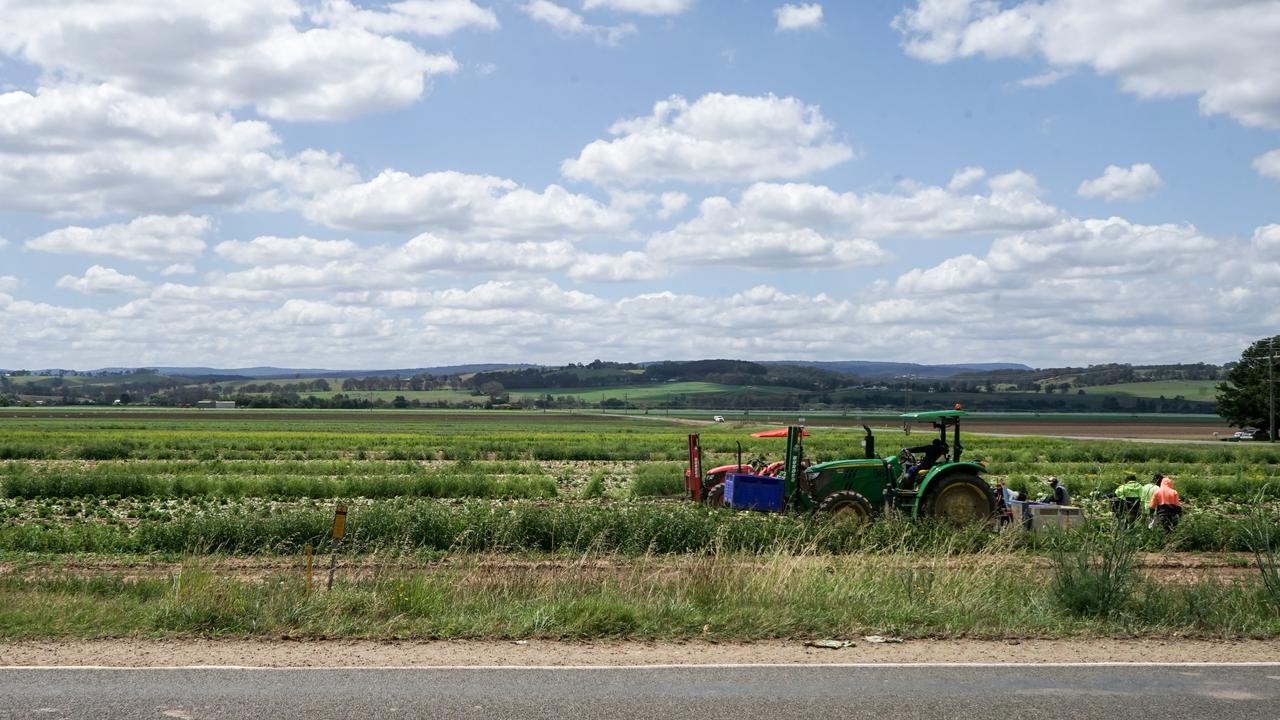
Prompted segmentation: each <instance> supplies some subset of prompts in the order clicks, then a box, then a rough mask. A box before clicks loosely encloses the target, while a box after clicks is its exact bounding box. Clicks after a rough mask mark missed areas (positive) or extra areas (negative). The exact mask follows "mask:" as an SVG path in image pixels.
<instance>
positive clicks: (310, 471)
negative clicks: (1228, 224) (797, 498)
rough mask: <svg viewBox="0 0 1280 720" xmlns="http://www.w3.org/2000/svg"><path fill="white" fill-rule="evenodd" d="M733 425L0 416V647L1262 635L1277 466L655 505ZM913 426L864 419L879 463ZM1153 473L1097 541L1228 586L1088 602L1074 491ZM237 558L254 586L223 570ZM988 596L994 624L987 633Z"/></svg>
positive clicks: (1099, 500)
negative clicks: (946, 494)
mask: <svg viewBox="0 0 1280 720" xmlns="http://www.w3.org/2000/svg"><path fill="white" fill-rule="evenodd" d="M754 429H756V425H755V424H751V423H743V424H737V423H727V424H714V425H713V424H701V425H698V426H696V427H694V426H690V425H688V424H679V423H676V422H668V421H666V420H665V417H664V418H657V417H644V416H634V415H633V416H626V415H622V414H616V413H614V414H607V415H606V414H598V413H596V414H586V415H573V414H568V413H541V412H521V411H509V412H487V413H486V412H449V411H435V412H415V411H398V412H397V411H379V412H368V411H280V410H260V411H252V410H250V411H234V412H233V411H227V412H217V411H209V412H200V411H195V410H187V411H177V410H170V411H161V410H156V409H152V410H143V411H132V410H117V411H114V412H112V411H97V412H94V411H83V412H82V411H74V412H71V411H68V412H61V413H55V412H49V411H43V412H32V411H24V412H21V413H13V412H12V411H11V412H10V414H9V415H8V416H2V415H0V638H35V637H85V636H100V635H150V636H154V635H161V636H174V635H176V636H191V635H195V636H210V635H239V636H245V635H254V636H261V635H266V636H278V635H289V636H297V637H315V636H325V637H335V636H336V637H345V636H360V637H460V638H461V637H555V638H599V637H620V638H640V639H655V638H667V639H686V638H695V637H707V636H710V637H712V638H723V639H753V638H766V637H789V638H794V637H813V636H821V637H833V636H843V635H848V634H855V633H861V632H868V633H872V632H874V633H890V634H900V635H906V636H913V637H921V636H956V635H962V636H980V637H1026V636H1028V635H1033V636H1062V635H1074V634H1085V635H1104V636H1129V635H1132V634H1133V633H1142V634H1148V635H1156V636H1169V635H1179V636H1185V635H1195V636H1211V637H1222V636H1229V637H1240V636H1255V637H1273V636H1280V613H1276V612H1274V610H1273V609H1272V606H1271V605H1270V603H1272V602H1280V598H1278V597H1273V596H1272V595H1271V594H1268V593H1269V592H1270V591H1269V590H1268V589H1267V587H1268V586H1267V585H1266V584H1265V583H1264V582H1263V579H1264V575H1263V574H1262V573H1261V572H1255V571H1252V570H1250V569H1249V568H1250V563H1252V562H1253V560H1252V557H1253V556H1252V555H1249V554H1247V553H1248V551H1250V549H1251V548H1257V547H1258V545H1257V542H1258V540H1257V531H1258V530H1257V529H1258V528H1259V527H1262V528H1264V529H1266V530H1265V531H1266V532H1268V533H1272V535H1270V536H1268V537H1270V539H1267V540H1265V541H1264V542H1265V543H1267V545H1266V547H1275V545H1280V532H1275V529H1276V528H1280V478H1277V468H1280V449H1277V448H1274V447H1269V446H1264V445H1258V446H1252V445H1249V446H1246V445H1238V444H1225V443H1224V444H1203V445H1180V444H1169V443H1166V444H1145V443H1134V442H1110V441H1107V442H1084V441H1069V440H1052V439H1034V438H1009V437H986V436H981V435H968V436H967V437H966V438H965V445H966V447H967V448H968V452H969V453H970V456H971V457H973V458H981V459H983V460H985V461H986V462H987V463H988V464H989V479H990V480H991V481H994V480H996V479H1001V480H1004V481H1006V482H1007V483H1008V484H1009V485H1010V486H1011V487H1013V488H1015V489H1020V490H1024V491H1026V492H1027V493H1028V494H1029V495H1031V496H1033V497H1034V496H1036V495H1038V494H1041V493H1043V492H1044V490H1045V489H1046V486H1045V485H1044V483H1043V481H1044V478H1045V477H1047V476H1048V475H1050V474H1054V475H1057V476H1059V477H1061V478H1063V479H1064V480H1065V482H1066V483H1067V484H1068V486H1069V487H1070V488H1071V489H1072V492H1073V493H1074V494H1075V496H1076V497H1077V498H1079V501H1080V503H1081V504H1082V505H1083V506H1084V507H1085V509H1086V511H1087V513H1088V514H1089V515H1090V517H1091V518H1092V521H1091V523H1090V524H1089V526H1088V527H1087V528H1085V529H1084V530H1082V531H1077V532H1073V533H1068V534H1063V535H1060V536H1049V537H1036V536H1025V535H1022V534H1021V533H1020V532H1001V533H996V532H993V531H991V530H990V529H988V528H986V527H983V526H974V527H968V528H952V527H948V526H941V525H934V524H931V523H927V522H921V523H913V522H910V521H907V520H903V519H890V520H884V521H881V522H877V523H874V524H873V525H871V526H869V527H867V528H865V529H858V528H855V527H850V526H843V525H833V524H832V523H830V522H828V521H826V520H825V519H824V518H822V517H816V516H808V515H799V516H793V515H775V514H762V513H751V512H733V511H729V510H714V509H709V508H705V507H701V506H698V505H695V504H692V503H690V502H688V501H686V500H684V499H683V498H682V497H680V495H681V493H682V478H681V469H682V467H683V455H684V451H685V435H686V434H687V433H688V432H690V431H691V430H696V431H698V432H700V433H701V434H702V440H703V446H704V448H705V450H706V459H705V461H706V462H707V463H712V464H715V463H719V462H721V461H727V460H729V459H730V458H732V457H733V456H734V453H735V452H736V449H737V444H738V443H742V447H743V452H744V453H745V454H749V455H750V454H760V455H763V456H766V457H769V458H777V457H779V456H780V455H781V453H782V450H783V443H781V442H779V441H777V440H769V439H753V438H750V437H749V436H748V434H749V432H750V431H752V430H754ZM811 431H812V437H810V438H809V442H808V443H807V451H808V453H809V456H810V457H811V458H813V459H814V460H822V459H835V458H839V457H849V456H857V455H859V454H860V453H861V448H860V445H859V441H860V437H861V431H860V430H859V429H857V428H841V427H813V428H811ZM919 437H920V436H919V435H914V436H907V435H904V434H903V433H902V432H901V430H900V429H884V430H877V439H878V441H879V447H880V448H881V450H882V451H886V452H892V451H893V449H894V448H897V447H900V446H902V445H905V444H912V441H914V440H918V439H919ZM1155 471H1161V472H1166V473H1170V474H1172V475H1174V476H1175V477H1176V478H1177V479H1178V485H1179V488H1180V491H1181V493H1182V496H1183V498H1184V501H1185V503H1186V507H1187V515H1186V518H1185V519H1184V521H1183V523H1182V524H1181V525H1180V526H1179V527H1178V528H1177V529H1176V530H1175V531H1174V532H1173V533H1171V534H1168V535H1165V534H1162V533H1160V532H1159V531H1150V530H1146V529H1145V528H1144V529H1141V530H1140V531H1137V532H1135V533H1134V534H1132V535H1129V536H1125V538H1126V539H1124V542H1125V543H1131V544H1132V548H1134V549H1135V550H1136V549H1142V550H1145V551H1147V552H1155V553H1160V554H1162V555H1167V554H1169V553H1194V554H1195V557H1196V558H1197V559H1196V563H1199V564H1200V565H1205V564H1206V563H1207V564H1208V565H1210V566H1215V565H1214V563H1217V565H1216V566H1221V567H1224V568H1226V569H1227V570H1229V571H1230V573H1231V574H1230V575H1228V576H1225V577H1228V578H1229V580H1222V579H1220V578H1219V576H1218V575H1215V574H1213V573H1209V574H1207V575H1204V576H1203V577H1201V576H1198V575H1197V576H1196V577H1193V578H1191V580H1192V582H1188V578H1187V577H1183V576H1179V577H1177V578H1173V579H1165V578H1163V577H1162V576H1159V575H1158V574H1157V575H1148V574H1142V573H1138V572H1137V571H1136V570H1135V571H1134V574H1132V575H1129V576H1126V577H1125V578H1124V583H1123V584H1124V588H1123V589H1124V593H1123V595H1122V597H1120V599H1118V600H1115V601H1114V603H1113V606H1112V607H1108V608H1106V609H1105V610H1106V611H1105V612H1100V611H1099V610H1098V608H1096V607H1095V606H1094V605H1092V604H1090V603H1091V602H1092V600H1090V598H1092V597H1093V596H1092V595H1090V593H1091V592H1093V591H1092V590H1090V589H1089V588H1091V587H1094V585H1092V584H1091V583H1093V582H1094V580H1093V579H1090V578H1084V579H1080V578H1078V577H1077V578H1076V579H1075V580H1073V579H1072V578H1073V577H1075V576H1074V575H1072V573H1077V574H1078V571H1079V565H1078V563H1077V560H1078V559H1080V558H1084V559H1086V560H1087V559H1088V558H1090V557H1093V556H1095V555H1097V554H1099V553H1103V554H1105V553H1107V552H1110V550H1109V548H1113V547H1114V546H1115V543H1117V542H1120V541H1118V540H1116V539H1114V538H1111V539H1109V538H1110V536H1109V532H1110V530H1109V528H1110V527H1111V523H1110V521H1109V517H1108V510H1107V504H1106V500H1105V498H1104V497H1102V494H1103V493H1105V492H1106V491H1108V490H1110V489H1112V488H1114V487H1115V486H1116V485H1117V484H1118V483H1119V482H1120V481H1121V480H1122V479H1123V477H1124V475H1125V474H1126V473H1129V472H1134V473H1137V474H1139V475H1149V474H1150V473H1152V472H1155ZM338 504H343V505H346V506H348V507H349V509H350V512H349V515H348V524H347V537H346V540H345V542H344V544H343V545H342V547H341V548H335V547H334V546H333V544H332V542H331V540H330V539H329V537H328V534H329V527H330V523H331V521H332V518H333V512H334V508H335V507H336V506H337V505H338ZM308 545H309V546H311V547H312V548H314V549H315V550H316V551H317V552H321V553H328V552H331V551H334V550H340V553H341V555H342V557H343V558H344V559H343V560H342V565H343V567H344V568H347V567H349V568H351V569H349V570H344V571H343V574H340V576H339V579H338V583H337V585H336V586H335V589H334V591H333V592H331V593H307V592H306V588H305V583H304V581H303V579H302V576H301V575H300V571H299V570H298V568H299V567H301V564H300V558H301V554H302V553H303V552H304V549H305V548H306V547H307V546H308ZM1204 553H1213V554H1215V555H1213V557H1221V558H1224V559H1223V560H1216V561H1212V562H1210V561H1209V560H1206V558H1207V557H1209V556H1206V555H1204ZM1242 553H1245V554H1242ZM1218 554H1221V555H1218ZM249 558H253V563H252V565H251V566H250V567H252V568H266V569H265V570H260V569H254V570H252V571H250V572H247V573H246V572H244V571H242V570H240V569H238V568H241V567H244V565H243V562H242V561H243V560H247V559H249ZM1224 563H1225V564H1224ZM1263 567H1264V568H1265V567H1267V566H1265V565H1264V566H1263ZM1272 567H1274V566H1272ZM360 568H364V569H360ZM1028 568H1033V571H1032V572H1028ZM1073 568H1075V569H1073ZM264 572H265V577H264V575H263V573H264ZM1150 572H1157V570H1152V571H1150ZM1064 578H1065V579H1064ZM264 580H265V581H266V582H264ZM1064 583H1065V584H1064ZM1080 593H1083V595H1080ZM851 597H856V598H858V601H857V602H852V603H851V602H849V598H851ZM1108 597H1110V596H1108ZM1082 598H1083V599H1082ZM1108 602H1111V601H1108ZM997 604H999V605H1000V606H1001V607H1007V608H1009V611H1008V612H1002V613H1000V614H999V616H1000V619H999V621H997V622H992V620H991V613H990V612H989V610H990V608H991V607H992V606H994V605H997ZM1196 607H1200V608H1209V609H1208V610H1205V611H1203V612H1198V613H1192V612H1191V611H1190V610H1188V608H1196ZM705 628H712V629H710V630H707V629H705Z"/></svg>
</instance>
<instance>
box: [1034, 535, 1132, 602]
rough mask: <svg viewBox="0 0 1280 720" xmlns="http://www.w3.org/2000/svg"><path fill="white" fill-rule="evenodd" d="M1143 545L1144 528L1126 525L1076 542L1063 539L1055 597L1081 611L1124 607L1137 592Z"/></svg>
mask: <svg viewBox="0 0 1280 720" xmlns="http://www.w3.org/2000/svg"><path fill="white" fill-rule="evenodd" d="M1058 540H1061V538H1058ZM1141 545H1142V539H1141V536H1140V531H1139V530H1137V529H1134V528H1130V527H1127V526H1123V525H1116V526H1115V527H1114V528H1113V529H1112V531H1111V532H1110V533H1109V534H1106V535H1101V536H1099V535H1093V536H1091V537H1090V536H1086V539H1085V540H1084V541H1083V542H1079V543H1075V544H1074V546H1072V545H1070V544H1068V543H1066V542H1059V544H1058V547H1056V548H1055V549H1054V552H1053V555H1052V557H1053V565H1054V575H1053V594H1054V597H1055V598H1056V599H1057V601H1058V603H1059V604H1061V605H1062V606H1063V607H1064V608H1066V609H1068V610H1070V611H1071V612H1074V613H1078V614H1081V615H1100V614H1102V613H1108V612H1115V611H1116V610H1117V609H1118V608H1122V607H1124V605H1125V603H1126V602H1127V601H1128V600H1129V598H1130V596H1131V595H1132V593H1133V589H1134V585H1135V583H1134V580H1135V578H1134V564H1135V562H1136V560H1137V556H1138V549H1139V548H1140V547H1141Z"/></svg>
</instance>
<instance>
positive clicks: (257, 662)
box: [0, 638, 1280, 667]
mask: <svg viewBox="0 0 1280 720" xmlns="http://www.w3.org/2000/svg"><path fill="white" fill-rule="evenodd" d="M854 641H855V643H856V644H855V645H853V646H851V647H846V648H842V649H839V650H826V649H820V648H813V647H807V646H805V645H804V644H803V643H801V642H798V641H771V642H757V643H719V644H713V643H703V642H690V643H637V642H598V643H568V642H554V641H542V640H529V641H527V642H525V641H517V642H510V641H487V640H466V641H408V640H401V641H385V642H379V641H369V640H307V641H292V640H205V639H178V640H130V639H115V640H74V641H57V642H53V641H46V642H31V641H28V642H17V643H9V644H2V643H0V667H5V666H9V667H13V666H36V665H39V666H49V665H52V666H77V665H78V666H86V665H92V666H105V667H173V666H195V665H209V666H214V665H222V666H240V667H393V666H394V667H402V666H406V667H407V666H415V667H419V666H420V667H433V666H434V667H439V666H466V667H479V666H494V665H515V666H584V665H602V666H619V665H718V664H759V663H779V664H816V663H1080V662H1085V663H1095V662H1137V663H1184V662H1195V663H1219V662H1280V640H1240V641H1222V642H1218V641H1203V640H1140V639H1131V640H1107V639H1077V640H998V641H987V640H916V641H909V642H905V643H900V644H899V643H885V644H877V643H871V642H867V641H865V640H862V639H861V638H855V639H854ZM522 643H523V644H522Z"/></svg>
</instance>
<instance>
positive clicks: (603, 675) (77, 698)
mask: <svg viewBox="0 0 1280 720" xmlns="http://www.w3.org/2000/svg"><path fill="white" fill-rule="evenodd" d="M0 717H3V718H18V717H21V718H29V717H37V718H51V719H52V718H102V719H104V720H110V719H113V718H193V719H194V718H214V717H217V718H306V719H307V720H330V719H331V718H368V717H391V718H396V717H405V718H409V717H413V718H418V717H422V718H446V717H447V718H484V720H505V719H507V718H512V719H515V718H519V719H522V720H523V719H527V718H556V719H557V720H560V719H563V718H569V719H571V720H583V719H585V718H635V717H643V718H674V717H689V718H699V720H756V719H757V718H775V717H776V718H788V720H795V719H796V718H836V717H839V718H877V719H878V720H885V719H886V718H1001V719H1002V720H1004V719H1007V718H1019V720H1023V719H1026V718H1107V719H1108V720H1115V719H1116V718H1125V719H1126V720H1133V719H1136V718H1161V719H1162V720H1163V719H1173V718H1212V719H1213V720H1237V719H1243V718H1267V719H1268V720H1274V719H1275V718H1280V665H1274V664H1273V665H1252V666H1222V665H1214V666H1185V665H1183V666H1131V665H1130V666H1114V665H1113V666H1100V665H1089V666H1070V667H1045V666H1000V667H958V666H879V667H872V666H854V667H832V666H751V667H712V668H706V667H703V668H699V667H657V668H649V667H645V668H586V669H582V668H579V669H573V668H569V669H551V668H519V669H513V668H491V669H429V668H411V669H376V668H370V669H221V668H200V669H79V668H65V669H0Z"/></svg>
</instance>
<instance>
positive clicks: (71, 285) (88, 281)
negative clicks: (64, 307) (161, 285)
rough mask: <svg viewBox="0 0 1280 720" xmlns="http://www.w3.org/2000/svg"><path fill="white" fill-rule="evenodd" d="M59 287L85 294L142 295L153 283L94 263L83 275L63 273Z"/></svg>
mask: <svg viewBox="0 0 1280 720" xmlns="http://www.w3.org/2000/svg"><path fill="white" fill-rule="evenodd" d="M58 287H60V288H66V289H68V290H74V291H76V292H78V293H83V294H85V295H107V294H117V293H129V294H135V295H140V294H142V293H145V292H146V291H147V288H149V287H151V284H150V283H148V282H146V281H145V280H142V279H141V278H137V277H134V276H133V275H125V274H124V273H122V272H120V271H119V270H116V269H114V268H109V267H103V266H101V265H94V266H93V267H91V268H89V269H88V270H85V271H84V275H83V276H81V277H76V276H74V275H63V276H62V277H61V278H60V279H59V280H58Z"/></svg>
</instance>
